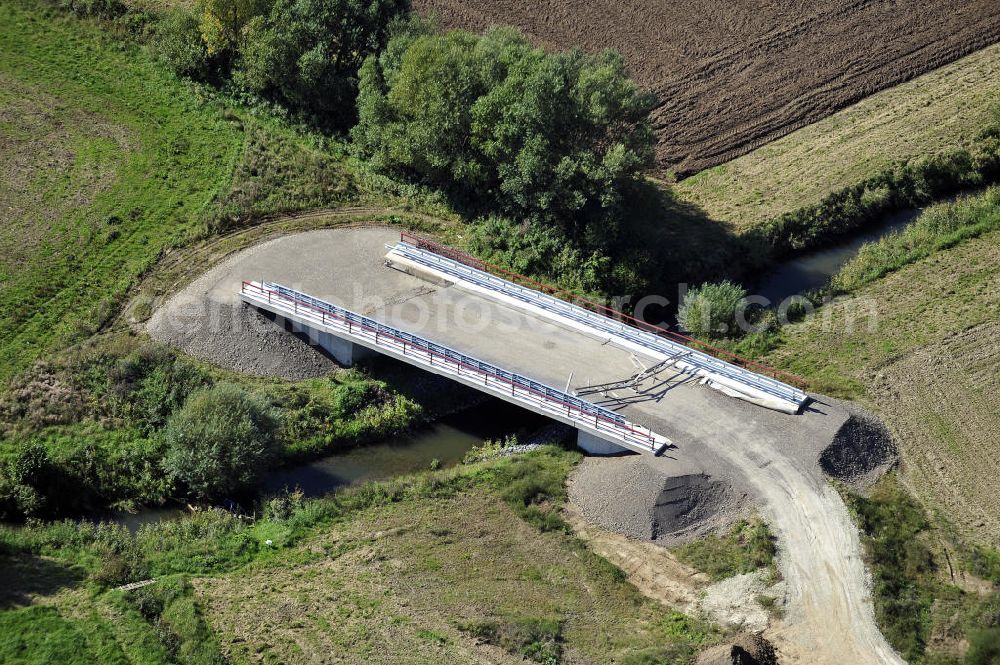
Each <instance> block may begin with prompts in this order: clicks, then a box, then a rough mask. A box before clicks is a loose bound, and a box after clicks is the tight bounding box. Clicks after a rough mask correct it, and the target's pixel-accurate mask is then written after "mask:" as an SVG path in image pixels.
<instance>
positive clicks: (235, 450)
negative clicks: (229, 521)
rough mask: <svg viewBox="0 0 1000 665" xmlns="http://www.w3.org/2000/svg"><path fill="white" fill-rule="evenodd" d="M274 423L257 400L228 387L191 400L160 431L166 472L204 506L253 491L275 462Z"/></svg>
mask: <svg viewBox="0 0 1000 665" xmlns="http://www.w3.org/2000/svg"><path fill="white" fill-rule="evenodd" d="M277 429H278V423H277V420H276V418H275V416H274V413H273V412H272V411H271V410H270V409H269V408H268V407H267V405H265V404H263V403H262V402H261V401H260V400H258V399H257V398H255V397H252V396H251V395H249V394H247V392H246V391H245V390H243V389H242V388H240V387H239V386H237V385H234V384H231V383H221V384H217V385H215V386H212V387H211V388H204V389H202V390H199V391H198V392H196V393H194V394H193V395H191V396H190V397H189V398H188V400H187V401H185V402H184V406H183V407H181V408H180V409H179V410H178V411H177V412H176V413H175V414H174V415H173V416H171V417H170V420H169V421H168V422H167V426H166V428H164V431H163V436H164V440H165V442H166V449H167V451H166V455H165V456H164V458H163V467H164V469H165V470H166V471H167V472H168V473H169V474H170V475H171V476H172V477H173V478H174V480H175V481H176V482H178V483H179V484H180V486H181V487H183V488H185V489H186V491H187V493H188V494H189V495H190V496H193V497H194V498H196V499H198V500H201V501H207V500H212V499H220V498H223V497H226V496H229V495H232V494H233V493H236V492H240V491H245V490H247V489H249V488H251V487H253V486H254V485H255V484H256V483H257V481H258V479H259V476H260V474H261V473H262V472H263V471H264V469H265V468H267V465H268V464H269V463H270V462H272V461H273V460H274V458H275V457H277V452H278V451H277V450H276V448H277V440H276V433H277Z"/></svg>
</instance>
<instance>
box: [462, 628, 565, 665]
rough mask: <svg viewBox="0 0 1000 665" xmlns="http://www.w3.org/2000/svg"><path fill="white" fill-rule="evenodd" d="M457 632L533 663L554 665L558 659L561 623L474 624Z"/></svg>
mask: <svg viewBox="0 0 1000 665" xmlns="http://www.w3.org/2000/svg"><path fill="white" fill-rule="evenodd" d="M459 628H460V629H461V630H463V631H464V632H466V633H469V634H470V635H472V636H474V637H476V638H478V639H480V640H482V641H484V642H486V643H487V644H495V645H497V646H499V647H502V648H503V649H505V650H506V651H507V652H508V653H511V654H514V655H515V656H523V657H525V658H530V659H531V660H533V661H535V662H536V663H546V664H548V663H558V662H560V660H561V657H562V622H560V621H555V620H552V619H539V618H534V617H514V618H511V619H509V620H505V621H474V622H470V623H468V624H463V625H461V626H459Z"/></svg>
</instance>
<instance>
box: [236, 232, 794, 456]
mask: <svg viewBox="0 0 1000 665" xmlns="http://www.w3.org/2000/svg"><path fill="white" fill-rule="evenodd" d="M387 249H388V253H387V254H386V256H385V260H384V265H385V268H384V269H385V270H387V271H388V270H397V271H401V272H404V273H406V274H407V275H410V276H411V277H412V278H415V279H417V280H421V281H423V282H425V283H428V284H433V285H434V287H435V289H436V293H439V294H440V293H450V294H454V296H455V298H454V299H450V301H449V300H446V301H445V302H443V303H437V304H436V306H435V307H434V308H433V309H434V311H435V312H437V313H440V312H442V311H445V312H448V311H449V310H458V309H463V310H465V311H464V312H457V311H452V312H451V313H452V314H461V315H462V316H446V317H445V318H444V319H443V320H442V319H440V318H439V321H438V323H439V325H438V326H437V328H436V329H433V330H431V329H429V328H432V326H431V325H429V321H428V320H426V319H428V318H429V315H430V314H431V310H430V309H428V308H424V310H423V311H421V312H416V314H417V316H416V317H414V316H413V314H414V312H412V311H409V313H408V309H409V310H412V309H413V308H412V307H409V308H408V307H407V305H408V303H410V301H409V300H408V299H403V300H402V301H401V302H399V303H396V304H397V305H398V307H395V308H393V307H383V308H382V309H381V311H380V312H378V314H377V315H364V314H361V313H359V312H357V311H352V310H350V309H347V308H345V307H343V306H341V305H338V304H336V303H333V302H329V301H326V300H322V299H320V298H317V297H315V296H313V295H311V294H309V293H305V292H303V291H301V290H297V289H293V288H290V287H288V286H286V285H282V284H279V283H276V282H272V281H266V280H261V281H249V280H248V281H243V282H242V285H241V289H240V298H241V300H242V301H243V302H244V303H246V304H248V305H252V306H254V307H256V308H258V309H260V310H264V311H267V312H270V313H271V314H273V315H275V316H277V317H281V318H284V319H286V320H289V321H291V322H292V323H293V324H294V326H295V327H296V328H298V329H299V330H300V331H302V332H305V333H306V334H308V335H309V337H310V338H311V339H312V340H313V342H314V343H315V344H317V345H318V346H320V347H321V348H323V349H324V350H326V351H327V352H328V353H329V354H331V355H332V356H333V357H334V358H335V359H336V360H337V361H338V362H340V363H341V364H343V365H346V366H350V365H352V364H354V363H355V362H356V361H357V360H359V359H360V358H362V357H364V356H366V355H369V354H371V353H381V354H384V355H388V356H391V357H393V358H396V359H398V360H402V361H403V362H406V363H409V364H411V365H414V366H416V367H420V368H422V369H425V370H427V371H430V372H433V373H435V374H439V375H442V376H447V377H449V378H451V379H453V380H455V381H458V382H460V383H463V384H465V385H468V386H471V387H473V388H475V389H477V390H480V391H482V392H485V393H487V394H490V395H493V396H495V397H498V398H500V399H504V400H506V401H508V402H512V403H515V404H518V405H520V406H523V407H525V408H528V409H531V410H532V411H535V412H538V413H541V414H543V415H546V416H548V417H551V418H553V419H555V420H559V421H561V422H564V423H566V424H569V425H571V426H573V427H575V428H576V429H577V430H578V432H579V437H578V444H579V446H580V447H581V448H582V449H584V450H586V451H588V452H591V453H597V454H609V453H615V452H621V451H622V450H623V449H625V450H631V451H635V452H641V453H651V454H654V455H659V454H661V453H662V452H663V451H664V450H665V449H667V448H669V447H671V446H673V441H671V439H670V438H668V436H667V435H666V434H664V433H663V432H662V431H658V429H659V428H657V423H656V421H657V420H661V419H662V418H669V412H666V413H665V412H664V410H663V409H662V408H659V407H660V405H663V404H664V403H665V402H666V403H669V401H668V400H665V398H666V397H667V396H668V394H670V393H671V391H673V390H675V389H676V388H677V387H679V386H681V385H684V384H688V383H697V384H700V385H702V386H705V387H708V388H712V389H715V390H717V391H719V392H721V393H723V394H725V395H728V396H729V397H732V398H736V399H741V400H744V401H747V402H750V403H753V404H757V405H760V406H763V407H766V408H769V409H774V410H777V411H782V412H785V413H789V414H795V413H798V412H799V410H800V409H801V408H802V407H803V406H804V405H805V404H806V402H807V401H808V399H809V398H808V396H807V395H806V394H805V393H804V392H803V391H802V390H801V389H799V388H797V387H795V386H793V385H790V384H789V382H788V381H787V380H785V381H783V380H781V379H782V378H786V379H789V378H790V377H783V376H781V375H780V373H776V372H774V371H772V370H768V368H764V367H762V366H759V365H755V364H753V363H751V362H750V361H745V360H742V359H739V358H737V357H735V356H730V357H729V358H728V359H723V358H720V357H718V356H717V355H713V354H712V353H710V352H708V351H709V350H702V349H700V348H698V343H697V342H696V341H695V340H691V339H689V338H685V337H683V336H680V335H677V334H676V333H672V332H670V331H666V330H664V329H661V328H657V327H655V326H650V325H648V324H645V323H643V322H639V321H635V320H634V319H633V320H630V319H629V317H627V316H625V315H624V314H621V313H618V312H613V311H612V310H608V309H607V308H603V307H602V306H600V305H597V304H595V303H591V302H589V301H585V300H579V299H577V303H573V302H568V301H567V300H565V299H562V298H558V297H556V296H555V295H553V293H552V291H554V290H553V289H549V288H548V287H544V286H543V285H540V284H537V283H533V282H531V281H530V280H526V279H525V278H522V277H520V276H517V275H514V274H513V273H508V272H506V271H502V270H500V269H497V268H495V267H493V266H488V265H486V264H484V263H482V262H480V261H478V260H476V259H474V258H472V257H469V256H466V255H464V254H460V253H458V252H455V251H454V250H451V249H449V248H446V247H442V246H439V245H436V244H434V243H431V242H429V241H426V240H423V239H420V238H416V237H414V236H410V235H407V234H403V235H402V236H401V238H400V241H399V242H397V243H395V244H393V245H389V246H387ZM515 280H517V281H515ZM547 291H548V292H547ZM561 295H568V294H561ZM417 302H419V301H417ZM410 304H412V303H410ZM459 305H460V306H459ZM470 307H471V308H472V310H473V312H474V320H473V321H471V322H470V321H469V320H468V318H467V314H468V310H469V308H470ZM442 321H443V322H444V324H443V325H441V323H442ZM415 324H416V325H415ZM557 349H558V350H557ZM715 351H716V352H718V350H715ZM764 372H768V373H770V374H772V376H768V375H766V374H765V373H764ZM574 379H576V381H575V382H574ZM559 385H564V388H558V387H556V386H559ZM670 401H673V400H670ZM678 406H682V405H680V404H678ZM653 413H655V414H656V416H657V417H655V418H651V417H650V416H651V415H652V414H653ZM661 422H662V421H661Z"/></svg>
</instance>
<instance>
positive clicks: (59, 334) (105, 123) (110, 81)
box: [0, 3, 356, 380]
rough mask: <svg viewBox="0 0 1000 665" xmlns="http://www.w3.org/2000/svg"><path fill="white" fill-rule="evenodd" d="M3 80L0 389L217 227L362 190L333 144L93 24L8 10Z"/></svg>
mask: <svg viewBox="0 0 1000 665" xmlns="http://www.w3.org/2000/svg"><path fill="white" fill-rule="evenodd" d="M0 80H2V81H3V83H4V85H3V92H0V105H2V106H3V107H4V108H5V109H7V113H5V115H4V120H3V121H2V122H3V133H4V136H5V154H7V155H8V156H9V159H8V160H7V161H6V162H5V165H4V166H3V167H0V197H2V198H3V199H4V201H6V202H7V203H8V205H6V206H4V210H3V211H2V212H0V256H2V257H3V259H2V260H0V282H2V283H3V285H4V287H3V305H4V306H3V307H2V308H0V380H6V379H9V378H10V377H12V376H13V375H15V374H17V373H18V372H20V371H23V370H24V369H25V368H26V367H27V366H28V365H29V364H30V363H31V361H33V360H34V359H35V358H38V357H40V356H41V355H43V354H45V353H48V352H50V351H53V350H58V349H62V348H66V347H67V346H69V345H71V344H73V343H76V342H79V341H80V340H83V339H86V338H87V337H89V336H90V335H92V334H93V333H94V332H95V331H97V330H100V329H102V328H104V327H105V326H107V325H108V324H109V323H110V322H111V321H112V320H113V318H114V316H115V314H116V313H117V312H118V310H119V308H120V307H121V305H122V303H123V302H124V298H125V296H126V294H127V293H128V292H129V290H130V289H132V288H133V287H134V286H135V285H136V283H137V282H138V280H139V278H140V277H141V276H143V275H144V274H145V273H146V272H147V271H148V270H149V269H150V267H151V266H152V265H153V264H154V262H155V261H156V260H157V259H158V257H159V256H160V255H161V253H162V252H164V251H165V250H166V249H168V248H171V247H177V246H180V245H183V244H186V243H189V242H191V241H192V240H193V239H195V238H197V237H199V236H201V235H203V234H204V233H205V232H206V229H207V227H209V226H212V228H220V229H221V228H228V227H229V226H232V225H233V224H235V223H240V224H245V223H246V222H247V220H248V219H250V218H259V217H260V216H262V215H266V214H272V213H275V212H284V211H288V210H295V209H301V208H303V207H315V206H318V205H330V204H332V203H336V202H339V201H343V200H346V199H347V198H349V197H351V196H354V194H355V192H356V190H355V188H354V187H353V185H352V184H351V179H350V176H349V175H348V174H347V173H346V172H345V170H344V167H343V166H342V165H338V164H336V163H335V158H336V155H337V154H338V152H337V149H336V146H335V145H334V143H335V142H333V141H330V140H327V139H322V137H315V136H312V135H306V136H303V135H300V134H298V133H297V132H296V131H295V130H294V129H293V128H291V127H289V126H287V124H282V123H280V122H277V121H274V120H272V119H269V118H267V117H266V116H263V115H260V114H257V115H252V114H250V113H248V112H246V111H245V110H240V109H237V110H234V109H233V108H232V107H229V108H227V107H226V106H225V105H224V103H223V102H222V101H220V100H218V99H217V98H216V96H215V95H213V94H212V93H211V91H209V90H206V89H204V88H201V87H197V86H194V85H192V84H190V83H185V82H182V81H179V80H177V79H176V78H174V77H173V76H172V75H171V74H170V73H168V72H166V71H165V70H164V69H163V68H162V67H161V66H159V65H158V64H157V63H156V62H155V61H154V60H153V59H151V58H149V57H147V56H146V54H145V53H144V51H143V49H142V48H140V47H139V46H137V45H136V44H135V43H134V42H133V41H131V40H130V39H124V40H123V39H114V38H112V37H110V36H109V35H108V34H107V33H105V32H104V31H102V30H101V29H99V28H97V27H95V26H94V25H93V24H91V23H90V22H89V21H81V20H75V19H72V18H67V17H64V16H63V15H61V14H57V13H52V12H45V11H42V10H39V9H37V8H31V9H29V8H27V7H25V6H22V5H21V4H19V3H5V4H4V5H3V7H2V8H0Z"/></svg>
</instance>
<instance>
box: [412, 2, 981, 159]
mask: <svg viewBox="0 0 1000 665" xmlns="http://www.w3.org/2000/svg"><path fill="white" fill-rule="evenodd" d="M413 5H414V7H415V8H416V9H417V10H418V11H420V12H421V13H424V14H436V15H437V17H438V19H439V21H440V23H441V24H442V25H443V26H444V27H448V28H453V27H460V28H466V29H471V30H482V29H484V28H487V27H489V26H490V25H497V24H509V25H514V26H517V27H519V28H520V29H521V30H523V31H524V32H525V34H527V35H528V37H529V38H531V39H532V40H533V41H535V42H537V43H539V44H541V45H544V46H546V47H549V48H568V47H571V46H581V47H583V48H584V49H587V50H590V51H597V50H600V49H602V48H614V49H616V50H618V51H620V52H621V53H622V54H623V55H624V56H625V60H626V62H627V64H628V66H629V69H630V71H631V73H632V75H633V77H634V78H635V79H636V80H637V81H638V82H639V83H640V84H642V85H643V86H644V87H646V88H648V89H650V90H653V91H654V92H655V93H656V94H657V96H658V98H659V102H658V106H657V108H656V109H655V110H654V112H653V115H652V118H653V123H654V127H655V128H656V132H657V137H658V142H659V145H658V149H657V154H658V157H659V160H660V163H661V165H662V166H664V167H669V168H673V169H675V170H676V171H677V173H678V174H680V175H686V174H691V173H694V172H696V171H699V170H701V169H703V168H706V167H709V166H714V165H716V164H720V163H722V162H725V161H728V160H730V159H733V158H734V157H737V156H739V155H741V154H744V153H746V152H748V151H749V150H752V149H754V148H756V147H758V146H760V145H762V144H764V143H766V142H768V141H771V140H774V139H775V138H778V137H779V136H783V135H785V134H787V133H788V132H790V131H792V130H794V129H797V128H798V127H801V126H803V125H805V124H807V123H810V122H814V121H816V120H819V119H820V118H823V117H825V116H827V115H829V114H830V113H832V112H834V111H836V110H838V109H840V108H843V107H845V106H847V105H849V104H852V103H854V102H856V101H858V100H860V99H862V98H864V97H866V96H868V95H870V94H872V93H874V92H876V91H878V90H882V89H884V88H888V87H890V86H894V85H896V84H898V83H901V82H903V81H906V80H909V79H911V78H913V77H915V76H917V75H919V74H922V73H924V72H926V71H929V70H931V69H934V68H936V67H940V66H941V65H943V64H945V63H948V62H951V61H953V60H956V59H957V58H959V57H961V56H962V55H965V54H967V53H971V52H972V51H975V50H978V49H980V48H983V47H985V46H987V45H989V44H992V43H994V42H997V41H1000V11H998V7H997V4H996V0H954V1H952V2H945V1H944V0H899V1H897V2H886V1H879V0H826V1H824V2H815V0H781V1H778V0H758V1H755V2H747V1H745V0H744V1H742V2H735V3H734V2H730V1H727V0H691V1H689V2H683V3H673V2H663V1H662V0H614V1H612V0H586V1H584V2H581V1H576V2H571V1H567V0H536V2H521V1H518V0H489V1H486V0H414V1H413Z"/></svg>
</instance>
